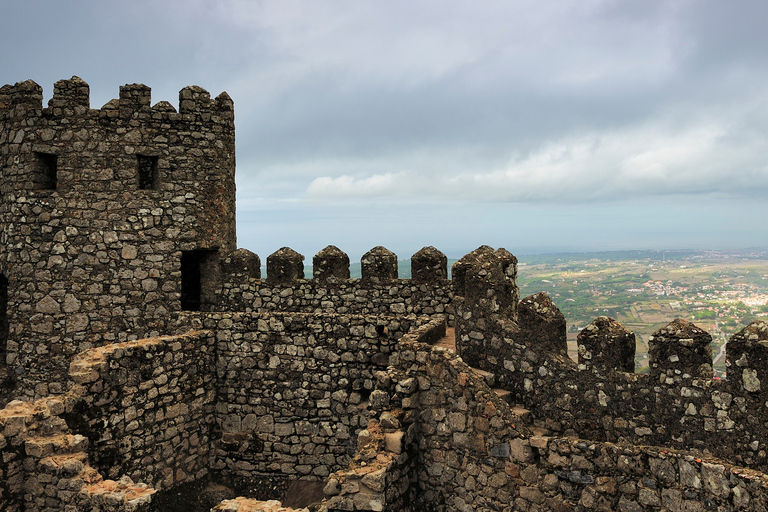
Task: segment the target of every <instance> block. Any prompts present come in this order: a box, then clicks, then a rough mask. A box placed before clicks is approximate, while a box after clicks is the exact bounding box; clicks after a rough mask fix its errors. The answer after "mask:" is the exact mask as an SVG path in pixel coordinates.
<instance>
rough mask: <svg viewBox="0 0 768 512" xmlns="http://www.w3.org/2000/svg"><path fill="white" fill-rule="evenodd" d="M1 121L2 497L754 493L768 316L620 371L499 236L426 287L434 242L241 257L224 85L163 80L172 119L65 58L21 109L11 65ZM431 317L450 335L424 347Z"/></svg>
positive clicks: (13, 503)
mask: <svg viewBox="0 0 768 512" xmlns="http://www.w3.org/2000/svg"><path fill="white" fill-rule="evenodd" d="M0 127H1V128H2V131H0V178H1V179H0V192H1V193H2V196H1V197H0V226H1V227H2V231H1V232H0V356H2V357H0V380H2V381H3V386H4V387H3V390H4V395H5V396H7V397H10V398H16V399H23V400H27V401H25V402H23V401H19V400H14V401H11V402H10V403H8V405H7V406H6V407H5V408H4V409H2V410H0V482H2V483H1V484H0V509H2V510H9V511H14V512H15V511H30V512H31V511H42V510H47V511H59V510H60V511H70V510H90V511H93V512H101V511H104V512H107V511H111V512H123V511H125V512H130V511H139V512H145V511H146V512H149V511H151V510H158V511H161V510H164V509H163V508H162V506H163V505H162V504H163V503H168V499H169V497H170V499H173V497H174V494H173V493H172V492H173V491H174V490H176V489H184V491H183V492H182V493H181V494H185V493H187V490H195V489H197V488H198V487H199V486H201V485H204V484H205V483H206V482H210V481H214V482H219V483H225V484H227V485H231V486H232V487H233V488H235V489H238V490H242V491H243V493H250V494H252V495H254V494H260V495H262V497H272V496H274V495H267V494H265V493H264V492H261V491H262V490H264V489H267V488H269V489H272V491H270V492H273V491H274V490H275V489H278V488H280V489H284V488H285V486H286V484H287V483H288V482H290V481H292V480H297V479H302V480H314V481H323V482H324V495H325V499H324V500H323V501H322V503H320V502H318V503H316V504H315V505H314V506H313V507H312V510H322V511H329V512H330V511H339V510H371V511H381V510H386V511H408V510H420V511H421V510H427V511H431V510H434V511H449V510H494V511H495V510H499V511H507V510H556V511H565V510H622V511H630V512H634V511H657V510H681V511H682V510H686V511H687V510H691V511H699V510H702V511H703V510H723V511H726V510H728V511H730V510H765V509H766V501H767V497H766V483H767V482H768V481H767V480H766V476H765V475H764V474H763V473H762V472H763V471H766V447H765V439H766V428H768V427H766V425H768V422H766V419H765V412H764V410H765V409H764V408H765V404H766V403H768V397H765V396H764V393H766V392H768V390H766V389H764V388H765V387H766V383H767V382H768V381H767V380H766V378H768V377H766V376H765V375H764V374H765V372H766V371H768V370H767V368H768V361H767V360H766V357H767V356H766V350H768V348H767V347H768V325H766V324H764V323H755V324H751V325H750V326H748V327H746V328H745V329H744V330H743V331H742V332H741V333H739V334H737V335H735V336H734V337H733V338H732V339H731V340H730V341H729V343H728V346H727V351H726V356H727V360H728V364H729V371H728V380H727V381H714V380H712V369H711V362H712V361H711V348H710V342H711V339H710V338H709V335H708V334H707V333H706V332H704V331H702V330H701V329H699V328H698V327H696V326H694V325H692V324H690V323H687V322H685V321H681V320H675V321H673V322H671V323H670V324H669V325H668V326H666V327H664V328H663V329H661V330H659V331H658V332H657V333H655V334H654V337H653V340H652V341H651V345H650V373H649V374H647V375H637V374H634V373H633V369H634V368H633V359H634V357H633V356H634V335H633V334H632V333H631V332H628V331H626V330H625V329H624V328H623V327H621V326H620V325H619V324H618V323H616V322H615V321H614V320H612V319H609V318H605V317H601V318H598V319H596V320H595V321H594V322H593V323H592V324H591V325H589V326H588V327H587V328H585V329H584V330H583V331H582V332H581V333H580V334H579V338H578V344H579V361H578V362H574V361H572V360H570V359H569V358H568V356H567V351H566V345H565V319H564V318H563V315H562V314H561V313H560V312H559V311H558V309H557V307H556V306H555V305H554V304H553V303H552V302H551V300H550V299H549V298H548V297H547V296H546V295H544V294H537V295H534V296H531V297H526V298H523V299H522V300H521V299H520V297H519V291H518V287H517V283H516V276H517V260H516V258H515V257H514V256H513V255H512V254H510V253H509V252H508V251H506V250H504V249H498V250H494V249H492V248H490V247H487V246H483V247H481V248H479V249H478V250H476V251H474V252H472V253H470V254H468V255H467V256H465V257H464V258H462V259H461V260H460V261H459V262H458V263H457V264H456V265H454V267H453V269H452V277H453V279H451V280H448V278H447V276H448V271H447V259H446V257H445V255H443V254H442V253H440V252H439V251H437V250H436V249H434V248H432V247H426V248H424V249H422V250H421V251H419V252H417V253H416V254H415V255H414V256H413V258H412V278H411V279H398V277H397V276H398V273H397V256H396V255H394V254H393V253H392V252H390V251H388V250H387V249H385V248H383V247H376V248H374V249H372V250H371V251H369V252H368V253H366V254H365V255H363V257H362V258H361V266H362V278H361V279H350V274H349V257H348V256H347V255H346V254H345V253H343V252H342V251H341V250H339V249H338V248H336V247H334V246H328V247H327V248H326V249H324V250H322V251H320V252H319V253H318V254H317V255H315V256H314V257H313V262H312V266H313V275H312V278H311V279H305V278H304V263H303V260H304V256H302V255H300V254H298V253H296V252H295V251H293V250H292V249H290V248H282V249H280V250H278V251H276V252H275V253H273V254H271V255H270V256H269V257H268V258H267V261H266V270H267V271H266V277H264V278H262V275H261V261H260V259H259V257H258V256H257V255H255V254H253V253H251V252H249V251H246V250H243V249H236V239H235V228H234V215H235V208H234V206H235V205H234V114H233V104H232V101H231V99H229V97H228V96H227V95H226V93H222V94H221V95H219V96H218V97H217V98H216V99H215V100H211V99H210V95H209V94H208V93H207V92H206V91H205V90H203V89H201V88H199V87H194V86H193V87H187V88H184V89H182V91H181V92H180V95H179V111H178V112H177V111H176V110H175V109H174V108H173V107H172V106H171V105H170V104H168V103H166V102H160V103H157V104H155V105H154V106H152V105H151V102H150V90H149V88H148V87H146V86H143V85H137V84H133V85H127V86H124V87H122V88H121V89H120V97H119V99H116V100H112V101H110V102H109V103H107V105H105V106H104V107H102V108H101V109H91V108H90V106H89V92H88V85H87V84H86V83H85V82H83V81H82V80H80V79H79V78H77V77H73V78H72V79H70V80H62V81H60V82H57V83H56V85H55V87H54V94H53V98H52V99H51V101H50V102H49V104H48V107H43V106H42V90H41V88H40V87H39V86H38V85H37V84H35V83H34V82H31V81H27V82H21V83H18V84H16V85H14V86H4V87H2V88H0ZM449 325H455V329H456V350H455V352H454V351H453V350H451V349H448V348H443V347H441V346H434V344H435V342H436V341H438V339H440V338H442V337H444V336H445V333H446V328H447V326H449ZM489 385H493V386H494V387H495V388H496V389H491V387H489ZM33 400H34V401H33ZM2 401H3V402H6V401H7V400H5V399H3V400H2ZM515 404H517V405H515ZM265 482H268V485H267V484H265ZM255 489H259V490H260V491H259V492H258V493H257V492H256V491H255ZM190 492H191V491H190ZM274 492H277V491H274ZM214 494H215V493H214ZM278 494H279V493H278ZM192 496H195V495H192ZM192 499H194V498H192ZM193 504H194V505H196V506H200V505H199V504H198V503H193ZM215 504H216V503H215V502H211V503H210V506H211V507H213V506H214V505H215ZM156 507H161V508H156ZM276 507H278V505H276V504H275V503H271V504H269V503H257V502H254V501H251V500H248V499H244V498H242V499H238V500H233V501H230V502H223V503H221V504H220V505H217V506H216V507H215V509H216V510H241V511H243V512H244V511H245V510H276Z"/></svg>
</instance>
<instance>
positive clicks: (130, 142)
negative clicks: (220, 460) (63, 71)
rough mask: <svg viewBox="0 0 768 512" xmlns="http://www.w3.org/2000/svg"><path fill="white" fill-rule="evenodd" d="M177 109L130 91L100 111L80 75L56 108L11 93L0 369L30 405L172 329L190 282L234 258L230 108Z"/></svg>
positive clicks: (5, 96)
mask: <svg viewBox="0 0 768 512" xmlns="http://www.w3.org/2000/svg"><path fill="white" fill-rule="evenodd" d="M179 104H180V109H179V111H178V112H176V110H175V109H174V108H173V107H172V106H171V105H170V104H169V103H167V102H160V103H157V104H156V105H154V106H151V105H150V89H149V87H146V86H144V85H137V84H133V85H126V86H124V87H121V89H120V98H119V99H116V100H112V101H110V102H109V103H107V104H106V105H105V106H104V107H102V108H101V109H91V108H90V106H89V92H88V84H86V83H85V82H83V81H82V80H80V79H79V78H77V77H73V78H72V79H71V80H62V81H59V82H57V83H56V85H55V86H54V94H53V99H51V101H50V102H49V106H48V107H46V108H43V106H42V89H41V88H40V86H38V85H37V84H35V83H34V82H32V81H27V82H21V83H18V84H16V85H14V86H4V87H2V88H0V127H1V128H2V129H1V130H0V196H1V197H2V199H0V226H1V227H2V232H1V233H0V274H2V279H0V281H4V283H5V286H4V287H0V288H3V289H2V290H0V291H1V292H2V293H3V294H4V295H6V294H7V297H4V298H7V311H8V318H7V324H5V325H8V326H9V330H8V332H7V333H0V334H2V335H1V336H0V355H2V356H3V357H2V359H3V361H2V362H0V364H7V366H8V369H7V374H8V377H9V379H10V380H11V381H15V382H16V384H17V386H18V387H19V388H21V389H22V390H23V393H24V394H25V395H26V396H28V397H33V396H35V395H37V396H44V395H46V394H48V392H53V393H57V392H62V391H63V390H62V389H61V387H60V386H58V385H55V383H57V382H59V383H60V382H63V381H64V380H66V371H67V367H68V365H69V360H70V359H71V357H72V356H73V355H74V354H76V353H78V352H80V351H82V350H86V349H88V348H90V347H94V346H100V345H103V344H104V343H112V342H116V341H125V340H127V339H136V338H140V337H145V336H150V335H153V336H155V335H159V334H163V333H165V332H166V326H167V322H168V319H169V317H170V315H172V314H173V313H174V312H175V311H178V310H179V309H181V308H182V302H183V300H184V297H183V295H184V293H185V292H186V293H187V294H189V291H188V290H184V289H183V288H184V282H183V281H184V279H183V276H182V274H183V273H185V272H186V273H187V274H190V273H191V274H194V273H195V272H197V273H198V274H199V273H200V269H199V268H192V267H195V266H197V267H199V266H200V261H201V260H205V259H206V258H209V259H210V258H212V259H216V258H217V254H218V252H216V251H220V252H221V253H224V254H226V253H230V252H232V251H233V250H234V249H235V247H236V246H235V223H234V222H235V205H234V201H235V195H234V165H235V160H234V159H235V156H234V113H233V103H232V100H231V99H230V98H229V97H228V96H227V95H226V94H222V95H220V96H219V97H218V98H216V99H215V100H211V99H210V97H209V94H208V93H207V92H206V91H205V90H203V89H201V88H199V87H187V88H185V89H182V91H181V92H180V94H179ZM182 251H187V253H186V254H185V253H183V252H182ZM185 256H186V260H187V261H184V260H185ZM185 265H186V267H188V268H185V269H183V268H182V267H183V266H185ZM203 279H205V276H203ZM199 280H200V277H199V276H198V281H199ZM199 286H200V285H199V283H198V288H199ZM204 287H205V285H204V284H203V288H204ZM194 292H195V290H193V295H194ZM203 293H205V291H203ZM197 295H198V296H199V295H200V291H199V290H198V291H197ZM195 299H196V297H192V298H191V299H189V300H192V301H193V302H194V300H195ZM197 300H198V302H199V298H197ZM0 325H2V322H0ZM48 383H53V384H54V386H53V387H52V388H49V387H48V385H47V384H48ZM36 386H39V388H38V389H35V387H36Z"/></svg>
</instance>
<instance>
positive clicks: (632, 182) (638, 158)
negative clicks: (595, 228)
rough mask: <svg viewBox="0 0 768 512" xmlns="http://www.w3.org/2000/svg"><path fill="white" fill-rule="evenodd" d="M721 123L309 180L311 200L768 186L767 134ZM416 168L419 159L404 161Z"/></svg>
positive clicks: (564, 195) (581, 197)
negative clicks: (502, 160) (487, 159)
mask: <svg viewBox="0 0 768 512" xmlns="http://www.w3.org/2000/svg"><path fill="white" fill-rule="evenodd" d="M727 135H728V130H727V128H726V127H723V126H719V125H717V124H705V125H701V126H692V127H688V128H687V129H684V130H681V131H675V127H673V126H663V125H658V124H651V125H646V126H642V127H638V128H629V129H626V130H623V131H620V132H617V133H611V132H603V133H596V134H582V135H578V136H572V137H567V138H563V139H561V140H558V141H554V142H550V143H547V144H544V145H543V146H542V147H540V148H539V149H538V150H536V151H534V152H532V153H530V154H528V155H526V156H519V157H516V158H513V159H511V160H510V161H509V162H508V164H507V165H504V166H502V167H500V168H497V169H492V170H482V169H469V170H467V171H466V172H456V171H453V172H445V171H444V170H443V169H435V168H431V169H422V170H421V171H418V170H410V171H398V172H391V173H381V174H373V175H370V176H365V175H351V174H342V175H339V176H336V177H331V176H323V177H318V178H315V179H314V180H312V182H311V183H310V184H309V186H308V187H307V189H306V195H307V196H308V197H309V198H311V199H314V200H317V199H338V198H361V197H391V198H399V197H404V196H405V197H408V196H419V197H434V198H450V199H460V200H470V201H539V200H552V201H565V202H580V201H592V200H599V201H605V200H619V201H620V200H622V198H624V197H627V196H634V197H643V196H652V195H668V194H682V195H690V194H710V193H713V192H719V193H726V194H739V193H744V191H745V189H749V190H750V193H756V192H757V190H761V191H765V190H766V189H768V168H767V167H766V165H765V163H764V162H765V161H766V157H768V150H766V147H768V144H766V143H767V142H768V141H766V140H765V139H764V138H763V139H760V140H745V141H742V142H741V143H736V142H734V141H732V140H730V141H729V142H728V143H727V144H726V143H724V142H723V141H724V138H726V136H727ZM401 165H403V166H404V167H407V168H410V169H418V165H417V164H415V163H413V162H411V163H407V162H406V163H402V162H401Z"/></svg>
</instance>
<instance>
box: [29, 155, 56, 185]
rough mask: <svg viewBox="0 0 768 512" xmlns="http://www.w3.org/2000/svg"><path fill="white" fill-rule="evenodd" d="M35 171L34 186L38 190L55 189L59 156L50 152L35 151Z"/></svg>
mask: <svg viewBox="0 0 768 512" xmlns="http://www.w3.org/2000/svg"><path fill="white" fill-rule="evenodd" d="M35 161H36V162H35V163H36V166H37V172H36V173H35V176H34V178H33V179H34V184H35V188H36V189H38V190H56V186H57V185H58V180H57V177H56V174H57V171H58V162H59V157H58V156H57V155H52V154H50V153H35Z"/></svg>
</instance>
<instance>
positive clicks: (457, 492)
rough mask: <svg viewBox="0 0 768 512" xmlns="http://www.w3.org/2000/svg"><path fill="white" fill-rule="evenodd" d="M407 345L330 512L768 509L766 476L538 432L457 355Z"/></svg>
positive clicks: (335, 487) (330, 490)
mask: <svg viewBox="0 0 768 512" xmlns="http://www.w3.org/2000/svg"><path fill="white" fill-rule="evenodd" d="M407 338H408V337H407V336H406V339H404V340H403V341H402V342H401V343H400V344H399V345H398V347H397V350H396V354H397V355H396V361H393V363H395V365H394V366H393V367H390V369H389V371H388V372H385V375H379V376H378V379H377V382H378V386H377V390H376V391H375V392H374V393H376V394H377V396H378V398H377V400H376V403H377V404H380V405H379V406H373V404H372V414H373V417H372V422H371V423H370V426H369V429H367V431H364V432H362V433H361V435H360V440H359V442H358V445H359V449H358V453H357V454H356V455H355V458H354V459H353V464H352V466H351V468H350V469H348V470H346V471H342V472H339V473H337V474H334V475H332V476H331V478H330V479H329V481H328V485H327V486H326V489H325V493H326V495H327V500H326V502H324V504H323V506H324V507H326V508H321V510H329V511H333V510H387V511H406V510H425V511H455V510H467V511H469V510H488V511H503V510H551V511H561V510H606V511H611V510H626V511H632V512H641V511H649V512H650V511H657V510H681V511H682V510H691V511H702V512H703V511H704V510H722V511H732V510H764V509H765V507H766V505H767V504H768V478H766V476H765V475H764V474H762V473H759V472H755V471H750V470H748V469H744V468H738V467H734V466H732V465H730V464H728V463H724V462H722V461H719V460H716V459H713V458H707V457H703V456H702V457H696V456H693V455H691V454H689V453H685V452H682V453H681V452H675V451H673V450H668V449H664V448H652V447H641V446H633V445H616V444H613V443H608V442H600V441H593V440H584V439H578V438H577V437H569V438H558V437H549V436H541V435H533V434H532V433H531V431H530V430H529V428H528V427H526V425H525V423H526V422H525V420H524V419H523V418H521V417H519V416H517V415H516V414H515V411H514V410H512V409H511V408H510V407H509V405H508V404H507V403H506V402H505V401H503V400H500V399H499V398H498V397H497V396H496V395H495V393H494V392H493V391H492V390H491V389H489V388H488V386H487V385H486V383H485V381H484V379H483V378H482V377H481V376H478V375H475V372H474V370H473V369H472V368H470V367H468V366H467V365H466V364H464V363H463V361H462V360H461V359H460V358H458V357H457V356H456V355H454V354H452V353H451V352H448V351H446V350H444V349H441V348H433V347H430V346H429V345H427V344H425V343H419V342H416V341H413V340H408V339H407ZM372 402H373V401H372ZM393 439H395V440H397V442H395V441H393ZM372 451H373V452H372ZM365 461H369V464H370V466H371V467H370V468H369V467H368V466H366V465H364V464H362V463H363V462H365ZM376 461H379V463H377V462H376ZM355 462H357V464H355ZM393 477H397V478H393ZM381 482H384V483H386V485H380V483H381Z"/></svg>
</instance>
